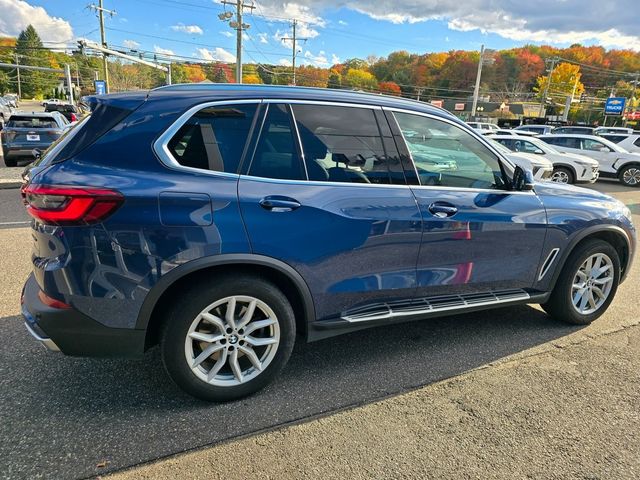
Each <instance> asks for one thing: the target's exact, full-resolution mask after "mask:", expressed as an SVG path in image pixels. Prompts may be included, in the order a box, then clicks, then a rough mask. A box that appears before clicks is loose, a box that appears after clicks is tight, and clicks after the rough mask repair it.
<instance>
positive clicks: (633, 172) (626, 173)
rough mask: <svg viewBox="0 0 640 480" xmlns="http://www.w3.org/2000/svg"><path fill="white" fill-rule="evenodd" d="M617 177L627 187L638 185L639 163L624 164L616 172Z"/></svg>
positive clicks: (639, 184) (639, 183)
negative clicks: (618, 171)
mask: <svg viewBox="0 0 640 480" xmlns="http://www.w3.org/2000/svg"><path fill="white" fill-rule="evenodd" d="M618 179H619V180H620V183H622V184H623V185H626V186H628V187H640V165H626V166H625V167H623V168H622V169H621V170H620V173H618Z"/></svg>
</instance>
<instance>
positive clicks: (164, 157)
mask: <svg viewBox="0 0 640 480" xmlns="http://www.w3.org/2000/svg"><path fill="white" fill-rule="evenodd" d="M251 103H256V104H269V103H283V104H287V105H292V104H308V105H327V106H341V107H353V108H366V109H370V110H380V111H383V110H385V111H389V112H394V111H397V112H401V113H408V114H414V115H421V116H425V117H429V118H433V119H435V120H442V121H445V122H447V123H450V124H451V125H453V126H456V127H458V128H460V126H459V125H457V124H456V123H455V122H453V121H451V120H449V119H447V118H444V117H440V116H438V115H432V114H427V113H424V112H419V111H416V110H407V109H402V108H387V107H382V106H379V105H369V104H359V103H345V102H329V101H319V100H299V99H298V100H290V99H286V98H264V99H225V100H217V101H209V102H203V103H199V104H197V105H194V106H192V107H190V108H189V109H188V110H186V111H185V112H184V113H183V114H182V115H180V116H179V117H178V118H177V119H176V120H175V121H174V122H173V123H172V124H171V125H170V126H169V127H168V128H167V129H166V130H165V131H164V132H163V133H162V134H161V135H160V136H159V137H158V138H157V140H156V141H155V142H154V143H153V150H154V151H155V153H156V155H157V156H158V158H159V159H160V162H161V163H162V164H163V165H164V166H166V167H167V168H170V169H172V170H177V171H182V172H189V173H199V174H202V175H209V176H213V177H226V178H236V179H238V178H246V179H248V180H253V181H265V182H268V183H284V184H290V185H298V184H304V185H316V186H343V187H349V186H350V187H354V186H355V187H382V188H409V189H411V188H419V189H421V190H422V189H428V190H447V191H470V192H478V193H494V194H496V193H504V194H509V195H535V193H534V192H533V191H524V192H518V191H511V190H495V189H486V188H467V187H447V186H432V185H408V184H404V185H400V184H384V183H348V182H331V181H328V180H327V181H322V180H285V179H277V178H266V177H256V176H253V175H246V174H237V173H227V172H216V171H212V170H203V169H200V168H193V167H186V166H184V165H180V163H178V161H177V160H176V159H175V158H174V157H173V155H172V154H171V152H170V151H169V148H168V143H169V141H170V140H171V138H172V137H173V136H174V135H175V134H176V133H177V131H178V130H179V129H180V128H181V127H182V126H183V125H184V124H185V123H186V122H187V120H189V118H191V116H193V114H194V113H196V112H197V111H199V110H202V109H203V108H207V107H213V106H223V105H238V104H240V105H242V104H245V105H246V104H251ZM291 113H292V119H293V120H294V128H295V131H296V140H297V141H298V145H299V146H300V148H302V143H301V141H300V137H299V132H298V126H297V123H296V122H295V117H294V116H293V109H292V110H291ZM264 118H266V115H265V116H264V117H263V123H262V124H261V126H260V131H261V132H262V128H263V127H264ZM471 133H473V131H472V130H471ZM476 137H477V138H479V139H481V140H483V137H482V136H481V135H476ZM403 138H404V137H403ZM483 144H484V145H485V146H487V148H489V149H490V150H491V151H492V152H495V150H494V149H493V148H492V147H491V145H487V144H486V143H485V142H484V141H483ZM253 153H255V147H254V152H253ZM253 153H252V155H251V157H252V159H253ZM301 155H302V160H303V162H305V158H304V151H302V154H301ZM498 157H499V158H500V159H502V158H504V157H502V156H500V155H499V154H498ZM411 163H412V164H413V167H414V168H415V163H414V162H413V159H411ZM507 164H508V165H511V163H510V162H508V161H507ZM305 168H306V162H305Z"/></svg>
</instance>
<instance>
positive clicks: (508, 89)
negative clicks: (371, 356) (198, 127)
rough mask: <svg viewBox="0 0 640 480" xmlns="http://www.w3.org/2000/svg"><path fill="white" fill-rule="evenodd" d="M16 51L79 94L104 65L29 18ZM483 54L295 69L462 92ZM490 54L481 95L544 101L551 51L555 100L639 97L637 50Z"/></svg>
mask: <svg viewBox="0 0 640 480" xmlns="http://www.w3.org/2000/svg"><path fill="white" fill-rule="evenodd" d="M16 55H17V58H18V59H19V61H20V63H22V64H30V65H41V66H51V67H54V68H59V67H60V66H61V65H62V64H64V63H68V64H70V65H71V69H72V74H73V76H74V80H77V83H78V84H79V85H80V88H81V90H82V94H87V93H92V91H93V90H92V89H93V83H92V82H93V79H94V72H96V71H98V72H99V71H101V69H100V66H101V59H100V57H97V56H92V55H84V54H81V53H80V52H77V51H75V52H73V53H64V52H57V51H52V50H50V49H47V48H44V47H43V45H42V42H41V41H40V38H39V37H38V34H37V32H36V31H35V29H34V28H33V27H31V26H29V27H28V28H27V29H25V31H23V32H22V33H21V34H20V36H19V37H18V39H11V38H0V62H9V63H13V61H14V60H15V58H16ZM479 57H480V54H479V52H477V51H464V50H451V51H449V52H435V53H424V54H416V53H409V52H407V51H397V52H393V53H391V54H390V55H389V56H387V57H374V56H370V57H368V58H367V59H359V58H354V59H350V60H347V61H345V62H344V63H341V64H336V65H333V66H331V67H329V68H320V67H314V66H304V65H303V66H300V67H299V68H298V69H297V71H296V79H297V84H298V85H302V86H311V87H328V88H348V89H358V90H365V91H372V92H381V93H386V94H390V95H402V96H406V97H411V98H419V99H422V100H431V99H445V98H451V99H458V100H465V99H467V98H468V97H469V96H470V95H471V94H472V91H473V85H474V82H475V77H476V70H477V65H478V61H479ZM492 59H493V60H492V64H489V65H486V66H484V68H483V74H482V83H481V89H480V91H481V95H483V96H484V97H489V98H490V99H491V100H492V101H497V102H503V101H507V102H518V101H540V98H541V95H542V92H544V91H545V88H546V84H547V82H548V69H549V64H550V62H551V61H552V59H555V62H556V63H555V69H554V72H553V75H552V78H551V83H550V85H549V88H548V92H549V97H550V98H551V99H552V100H553V101H555V102H557V103H558V104H564V101H565V98H566V96H567V95H572V94H573V95H574V96H575V97H576V98H579V97H580V95H581V94H583V93H584V94H585V96H587V97H590V98H591V101H592V102H594V101H595V102H596V103H597V102H600V103H602V101H603V100H604V99H605V98H606V97H608V96H609V95H610V94H611V93H612V92H613V93H615V94H616V95H620V96H626V97H629V98H632V97H636V98H638V97H640V90H639V89H638V87H639V85H638V74H639V73H640V53H639V52H634V51H632V50H606V49H604V48H602V47H598V46H591V47H585V46H582V45H578V44H576V45H572V46H570V47H568V48H555V47H550V46H534V45H526V46H523V47H519V48H513V49H508V50H500V51H496V52H494V53H493V55H492ZM23 72H24V71H23ZM109 72H110V83H111V85H110V88H111V91H121V90H131V89H148V88H153V87H156V86H159V85H162V84H164V82H165V76H164V74H163V73H162V72H160V71H158V70H155V69H153V68H151V67H147V66H144V65H139V64H131V63H127V62H123V61H120V60H115V59H112V60H110V62H109ZM21 73H22V72H21ZM291 73H292V72H291V67H286V66H280V65H262V64H259V65H258V64H248V65H245V66H244V68H243V82H245V83H264V84H278V85H286V84H289V83H290V82H291V80H292V75H291ZM172 77H173V82H174V83H183V82H201V81H205V80H209V81H211V82H223V83H224V82H232V81H234V65H233V64H226V63H220V62H205V61H194V62H172ZM22 81H23V82H22V83H23V96H28V97H32V96H33V97H42V96H43V95H44V96H48V95H51V94H52V89H53V88H55V87H56V86H58V85H59V83H60V78H59V76H58V75H56V74H53V75H52V74H47V73H41V72H33V73H32V72H28V73H27V72H25V73H22ZM4 91H16V76H15V70H11V69H6V68H5V69H0V92H4ZM594 99H595V100H594Z"/></svg>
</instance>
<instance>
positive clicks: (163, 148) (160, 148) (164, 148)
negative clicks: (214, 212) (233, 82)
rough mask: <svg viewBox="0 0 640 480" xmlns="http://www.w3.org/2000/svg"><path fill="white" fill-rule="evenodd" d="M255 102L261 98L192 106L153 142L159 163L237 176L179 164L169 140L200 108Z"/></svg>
mask: <svg viewBox="0 0 640 480" xmlns="http://www.w3.org/2000/svg"><path fill="white" fill-rule="evenodd" d="M251 103H255V104H257V105H260V104H261V103H262V100H260V99H255V98H252V99H246V98H244V99H236V100H232V99H227V100H218V101H213V102H203V103H199V104H197V105H194V106H193V107H191V108H189V109H188V110H187V111H186V112H184V113H183V114H182V115H180V116H179V117H178V118H177V119H176V120H175V121H174V122H173V123H172V124H171V125H170V126H169V128H167V129H166V130H165V131H164V132H162V134H161V135H160V136H159V137H158V138H157V139H156V141H155V142H153V150H154V152H155V153H156V155H157V156H158V158H159V159H160V163H162V164H163V165H164V166H165V167H167V168H170V169H172V170H178V171H182V172H190V173H199V174H203V175H210V176H214V177H227V178H238V177H239V175H238V174H237V173H229V172H216V171H213V170H205V169H202V168H194V167H187V166H185V165H181V164H180V162H178V160H176V159H175V158H174V156H173V155H172V154H171V151H170V150H169V142H170V141H171V138H172V137H173V136H174V135H175V134H176V133H178V130H180V128H182V126H183V125H184V124H185V123H187V121H188V120H189V119H190V118H191V117H192V116H193V114H194V113H196V112H198V111H200V110H202V109H203V108H207V107H217V106H223V105H247V104H251Z"/></svg>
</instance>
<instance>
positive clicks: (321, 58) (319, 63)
mask: <svg viewBox="0 0 640 480" xmlns="http://www.w3.org/2000/svg"><path fill="white" fill-rule="evenodd" d="M303 57H304V59H303V60H302V61H301V62H300V63H303V64H305V65H313V66H315V67H327V66H329V65H330V63H329V59H328V58H327V54H326V53H325V51H324V50H320V51H319V52H318V54H317V55H314V54H313V53H311V51H309V50H306V51H305V52H304V54H303Z"/></svg>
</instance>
